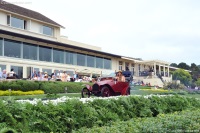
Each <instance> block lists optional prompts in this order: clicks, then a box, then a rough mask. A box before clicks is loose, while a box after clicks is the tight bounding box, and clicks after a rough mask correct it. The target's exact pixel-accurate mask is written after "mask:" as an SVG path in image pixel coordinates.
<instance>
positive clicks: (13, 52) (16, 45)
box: [4, 40, 21, 58]
mask: <svg viewBox="0 0 200 133" xmlns="http://www.w3.org/2000/svg"><path fill="white" fill-rule="evenodd" d="M4 56H8V57H16V58H20V57H21V42H17V41H12V40H5V41H4Z"/></svg>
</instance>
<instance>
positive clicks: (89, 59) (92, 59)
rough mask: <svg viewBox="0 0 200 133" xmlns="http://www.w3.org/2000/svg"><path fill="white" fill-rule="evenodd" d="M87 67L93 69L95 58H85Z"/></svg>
mask: <svg viewBox="0 0 200 133" xmlns="http://www.w3.org/2000/svg"><path fill="white" fill-rule="evenodd" d="M87 66H88V67H95V57H94V56H89V55H88V56H87Z"/></svg>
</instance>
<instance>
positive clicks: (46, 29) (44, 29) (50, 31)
mask: <svg viewBox="0 0 200 133" xmlns="http://www.w3.org/2000/svg"><path fill="white" fill-rule="evenodd" d="M42 33H43V34H45V35H49V36H53V28H51V27H48V26H44V25H43V26H42Z"/></svg>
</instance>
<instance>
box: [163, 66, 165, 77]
mask: <svg viewBox="0 0 200 133" xmlns="http://www.w3.org/2000/svg"><path fill="white" fill-rule="evenodd" d="M163 71H164V77H165V65H163Z"/></svg>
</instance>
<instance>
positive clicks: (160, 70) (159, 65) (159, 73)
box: [159, 64, 161, 75]
mask: <svg viewBox="0 0 200 133" xmlns="http://www.w3.org/2000/svg"><path fill="white" fill-rule="evenodd" d="M159 74H160V75H161V68H160V64H159Z"/></svg>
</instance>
